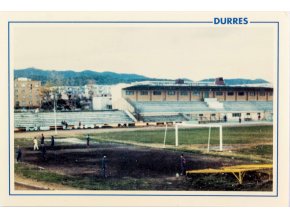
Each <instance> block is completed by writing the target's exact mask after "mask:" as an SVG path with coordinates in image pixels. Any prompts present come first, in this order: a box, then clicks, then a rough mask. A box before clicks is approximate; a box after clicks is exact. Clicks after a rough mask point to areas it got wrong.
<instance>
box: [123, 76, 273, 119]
mask: <svg viewBox="0 0 290 218" xmlns="http://www.w3.org/2000/svg"><path fill="white" fill-rule="evenodd" d="M122 96H123V98H124V99H126V101H127V102H128V105H129V106H130V107H128V108H127V109H128V110H130V112H131V113H132V114H134V115H135V117H137V118H138V119H139V120H141V121H144V122H162V121H163V122H182V121H188V120H191V121H197V122H200V121H202V122H222V121H225V120H226V121H229V122H231V121H233V122H236V121H239V119H240V118H241V119H242V120H243V121H252V120H270V121H272V119H273V118H272V117H273V88H272V87H270V86H269V84H266V85H260V86H258V85H254V86H250V85H246V86H245V85H244V86H242V85H241V86H228V85H226V84H224V82H223V79H222V78H218V79H217V80H216V82H215V83H189V82H185V81H183V80H177V81H175V83H174V82H168V81H166V82H162V81H154V82H146V83H136V84H135V85H132V86H129V87H126V88H123V90H122ZM132 108H133V109H132ZM225 117H226V118H225Z"/></svg>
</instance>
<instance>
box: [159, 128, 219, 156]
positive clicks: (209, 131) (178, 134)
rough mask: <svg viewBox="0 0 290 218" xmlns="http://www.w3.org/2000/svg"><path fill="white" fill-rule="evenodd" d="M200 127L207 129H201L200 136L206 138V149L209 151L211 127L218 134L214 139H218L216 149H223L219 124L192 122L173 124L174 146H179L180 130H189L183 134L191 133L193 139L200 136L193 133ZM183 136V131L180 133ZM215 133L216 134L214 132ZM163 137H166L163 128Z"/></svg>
mask: <svg viewBox="0 0 290 218" xmlns="http://www.w3.org/2000/svg"><path fill="white" fill-rule="evenodd" d="M201 128H205V129H207V130H208V131H202V132H203V134H202V137H203V138H207V142H206V143H207V151H208V152H209V151H210V144H211V139H212V138H211V137H212V132H213V129H215V133H216V129H217V130H218V136H215V141H216V139H218V144H219V147H218V150H219V151H222V150H223V127H222V125H221V124H193V123H176V124H175V146H179V144H180V140H181V139H180V137H181V136H180V131H183V132H184V130H190V132H189V131H187V132H186V133H185V134H192V136H191V138H193V139H194V137H201V136H200V135H198V134H195V129H196V130H197V129H199V130H200V129H201ZM182 135H183V136H184V133H183V134H182ZM215 135H216V134H215ZM165 137H166V129H165ZM187 137H188V138H190V137H189V136H187ZM164 145H165V140H164Z"/></svg>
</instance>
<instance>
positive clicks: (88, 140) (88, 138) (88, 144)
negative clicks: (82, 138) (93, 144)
mask: <svg viewBox="0 0 290 218" xmlns="http://www.w3.org/2000/svg"><path fill="white" fill-rule="evenodd" d="M87 146H90V136H89V134H88V135H87Z"/></svg>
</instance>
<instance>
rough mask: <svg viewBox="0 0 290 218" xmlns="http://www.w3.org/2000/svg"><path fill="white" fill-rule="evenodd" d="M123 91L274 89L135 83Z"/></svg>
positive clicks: (194, 84)
mask: <svg viewBox="0 0 290 218" xmlns="http://www.w3.org/2000/svg"><path fill="white" fill-rule="evenodd" d="M123 90H187V91H191V90H201V91H202V90H210V91H224V90H227V91H231V90H232V91H243V90H248V91H251V90H253V91H272V90H273V87H271V86H269V84H263V85H262V84H261V85H258V84H253V85H250V84H247V85H231V86H230V85H215V84H213V83H184V84H175V83H168V82H167V83H166V82H165V83H164V82H162V83H158V82H150V83H135V84H133V85H131V86H128V87H125V88H123Z"/></svg>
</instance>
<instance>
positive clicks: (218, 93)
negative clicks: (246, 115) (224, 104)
mask: <svg viewBox="0 0 290 218" xmlns="http://www.w3.org/2000/svg"><path fill="white" fill-rule="evenodd" d="M215 95H216V96H223V95H224V93H223V92H215Z"/></svg>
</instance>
